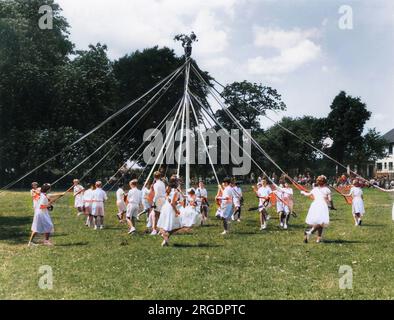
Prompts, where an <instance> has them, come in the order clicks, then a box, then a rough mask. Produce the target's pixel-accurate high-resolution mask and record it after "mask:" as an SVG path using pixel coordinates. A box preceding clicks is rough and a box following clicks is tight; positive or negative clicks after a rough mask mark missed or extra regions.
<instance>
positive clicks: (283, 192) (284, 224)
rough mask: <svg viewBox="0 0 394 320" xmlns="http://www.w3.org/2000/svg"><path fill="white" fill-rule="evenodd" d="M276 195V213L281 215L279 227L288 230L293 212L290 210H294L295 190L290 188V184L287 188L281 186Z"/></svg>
mask: <svg viewBox="0 0 394 320" xmlns="http://www.w3.org/2000/svg"><path fill="white" fill-rule="evenodd" d="M274 193H275V195H276V198H277V201H276V211H277V212H278V214H279V227H280V228H283V229H284V230H287V228H288V223H289V218H290V213H291V210H292V209H290V208H292V200H291V199H292V196H293V189H291V188H289V186H288V184H286V185H285V186H283V185H282V184H280V185H279V187H277V189H276V190H275V191H274Z"/></svg>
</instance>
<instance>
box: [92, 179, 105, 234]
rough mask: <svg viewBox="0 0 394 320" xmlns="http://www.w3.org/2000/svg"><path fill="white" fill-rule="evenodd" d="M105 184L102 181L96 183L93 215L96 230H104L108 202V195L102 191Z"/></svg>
mask: <svg viewBox="0 0 394 320" xmlns="http://www.w3.org/2000/svg"><path fill="white" fill-rule="evenodd" d="M102 186H103V184H102V183H101V181H97V182H96V190H94V191H93V195H92V201H93V205H92V214H93V217H94V223H95V225H94V230H97V229H98V228H100V229H104V214H105V212H104V203H105V201H107V200H108V197H107V194H106V193H105V191H104V190H103V189H101V188H102Z"/></svg>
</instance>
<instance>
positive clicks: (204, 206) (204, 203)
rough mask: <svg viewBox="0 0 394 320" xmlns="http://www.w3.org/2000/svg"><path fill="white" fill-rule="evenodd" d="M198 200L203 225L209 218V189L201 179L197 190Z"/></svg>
mask: <svg viewBox="0 0 394 320" xmlns="http://www.w3.org/2000/svg"><path fill="white" fill-rule="evenodd" d="M196 196H197V201H198V203H199V206H200V211H201V218H202V219H201V225H203V224H204V223H205V222H206V221H207V220H208V208H209V203H208V191H207V189H205V185H204V182H202V181H200V182H199V183H198V188H197V190H196Z"/></svg>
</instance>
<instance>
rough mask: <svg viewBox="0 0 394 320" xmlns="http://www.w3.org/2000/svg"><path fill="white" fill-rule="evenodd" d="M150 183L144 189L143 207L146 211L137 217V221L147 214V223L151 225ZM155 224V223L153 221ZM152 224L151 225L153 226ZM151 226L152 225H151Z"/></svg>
mask: <svg viewBox="0 0 394 320" xmlns="http://www.w3.org/2000/svg"><path fill="white" fill-rule="evenodd" d="M150 187H151V185H150V183H149V182H148V183H147V184H146V185H145V186H144V187H143V188H142V190H141V191H142V205H143V207H144V210H143V211H142V212H140V213H139V214H138V216H137V220H140V217H141V216H142V215H144V214H146V221H147V222H148V223H149V214H150V211H151V208H152V205H151V203H150V202H149V194H150V192H151V190H150ZM152 222H153V221H152ZM152 222H151V224H152ZM151 224H150V225H151Z"/></svg>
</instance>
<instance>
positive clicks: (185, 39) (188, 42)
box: [174, 32, 198, 190]
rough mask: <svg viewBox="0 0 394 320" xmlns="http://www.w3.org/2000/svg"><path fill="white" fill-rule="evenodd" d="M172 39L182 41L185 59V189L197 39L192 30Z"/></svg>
mask: <svg viewBox="0 0 394 320" xmlns="http://www.w3.org/2000/svg"><path fill="white" fill-rule="evenodd" d="M174 40H176V41H181V42H182V47H183V48H184V50H185V60H186V68H185V85H184V95H183V101H184V105H183V108H184V112H185V130H186V159H185V167H186V169H185V188H186V190H187V189H189V188H190V163H191V157H190V154H191V149H190V148H191V143H190V139H191V137H190V134H191V131H190V96H189V82H190V67H191V55H192V43H193V42H195V41H198V40H197V37H196V35H195V34H194V32H192V33H191V34H190V35H189V36H188V35H185V34H179V35H177V36H175V38H174ZM182 141H183V137H181V145H182ZM181 151H182V148H180V149H179V152H181ZM178 175H179V172H178Z"/></svg>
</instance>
